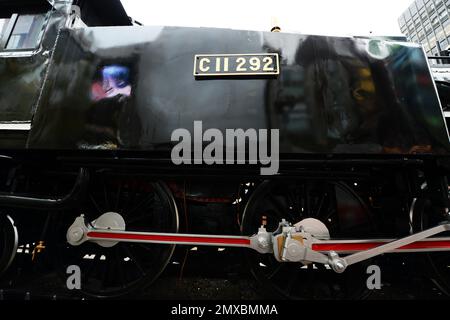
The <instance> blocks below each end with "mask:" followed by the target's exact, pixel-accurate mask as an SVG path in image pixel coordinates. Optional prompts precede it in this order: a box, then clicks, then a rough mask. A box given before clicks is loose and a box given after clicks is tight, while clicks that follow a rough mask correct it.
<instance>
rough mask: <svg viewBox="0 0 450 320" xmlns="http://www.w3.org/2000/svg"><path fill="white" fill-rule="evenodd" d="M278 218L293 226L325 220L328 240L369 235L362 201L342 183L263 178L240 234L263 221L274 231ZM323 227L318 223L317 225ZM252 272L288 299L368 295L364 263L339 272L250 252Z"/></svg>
mask: <svg viewBox="0 0 450 320" xmlns="http://www.w3.org/2000/svg"><path fill="white" fill-rule="evenodd" d="M281 219H286V220H287V221H288V222H291V223H292V224H295V223H298V222H300V221H303V220H304V219H310V220H309V221H317V220H320V221H321V222H322V223H323V224H325V226H326V228H327V229H328V230H322V231H325V233H326V232H327V231H328V232H329V234H330V236H331V238H332V239H339V238H346V239H352V238H354V239H358V238H367V237H368V236H370V235H371V233H373V228H374V226H373V223H372V219H371V216H370V212H369V210H368V208H367V207H366V206H365V204H364V202H363V201H362V200H361V199H360V198H359V197H358V195H357V194H356V193H355V192H353V191H352V190H351V189H350V188H349V187H348V186H347V185H346V184H344V183H333V182H305V181H293V182H275V181H274V182H265V183H263V184H262V185H260V186H259V187H258V188H257V190H256V191H255V193H254V194H253V195H252V197H251V198H250V200H249V202H248V204H247V206H246V208H245V211H244V217H243V221H242V233H243V234H247V235H249V234H255V233H256V232H257V229H258V227H259V226H260V225H261V224H262V221H263V220H264V221H266V223H267V227H266V228H267V230H268V231H275V230H276V229H277V227H278V223H279V222H280V221H281ZM315 224H316V225H317V224H319V225H322V224H321V223H315ZM247 257H248V262H249V263H250V268H251V270H252V272H253V274H254V275H255V276H256V278H257V279H259V280H260V281H261V282H262V283H263V284H265V285H266V286H267V287H268V289H269V290H270V292H274V293H276V294H277V295H278V296H279V297H283V298H288V299H358V298H363V297H364V296H365V295H366V294H367V285H366V281H367V274H366V270H367V264H368V263H369V262H367V263H366V264H357V265H353V266H350V267H349V268H348V269H347V271H346V272H344V273H343V274H337V273H335V272H334V271H333V270H331V268H330V267H329V266H328V265H321V264H307V265H303V264H301V263H279V262H278V261H276V259H275V258H274V257H273V255H259V254H256V253H253V252H248V256H247Z"/></svg>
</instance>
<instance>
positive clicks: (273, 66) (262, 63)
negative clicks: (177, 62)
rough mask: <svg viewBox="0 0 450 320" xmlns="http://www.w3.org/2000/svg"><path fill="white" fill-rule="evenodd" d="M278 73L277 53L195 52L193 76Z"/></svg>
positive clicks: (271, 74) (270, 74)
mask: <svg viewBox="0 0 450 320" xmlns="http://www.w3.org/2000/svg"><path fill="white" fill-rule="evenodd" d="M278 74H280V62H279V57H278V53H256V54H197V55H196V56H195V57H194V76H195V77H226V76H274V75H278Z"/></svg>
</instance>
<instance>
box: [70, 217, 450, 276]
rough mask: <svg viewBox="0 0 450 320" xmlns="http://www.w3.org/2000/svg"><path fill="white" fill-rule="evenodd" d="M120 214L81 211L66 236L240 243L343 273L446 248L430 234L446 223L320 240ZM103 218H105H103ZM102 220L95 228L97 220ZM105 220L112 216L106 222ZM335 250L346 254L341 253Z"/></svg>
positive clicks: (297, 233)
mask: <svg viewBox="0 0 450 320" xmlns="http://www.w3.org/2000/svg"><path fill="white" fill-rule="evenodd" d="M117 217H120V215H118V214H115V213H107V214H105V215H103V216H101V217H100V218H99V219H97V220H96V221H97V224H96V221H94V222H92V224H87V223H86V221H85V218H84V216H83V215H82V216H80V217H78V218H76V219H75V222H74V223H73V224H72V226H70V228H69V229H68V231H67V241H68V242H69V243H70V244H71V245H73V246H78V245H81V244H82V243H84V242H86V241H91V242H95V243H97V244H99V245H101V246H104V247H111V246H114V245H116V244H117V243H119V242H136V243H149V244H153V243H154V244H172V245H175V244H179V245H195V246H217V247H240V248H248V249H253V250H255V251H257V252H259V253H263V254H265V253H272V254H274V256H275V258H276V259H277V260H278V261H279V262H302V263H312V262H314V263H321V264H328V265H330V266H331V267H332V269H333V270H334V271H335V272H338V273H342V272H344V271H345V269H346V268H347V266H349V265H352V264H355V263H359V262H361V261H364V260H368V259H371V258H373V257H375V256H378V255H381V254H384V253H406V252H407V253H411V252H436V251H450V237H442V238H430V237H432V236H435V235H438V234H440V233H442V232H446V231H450V223H447V224H442V225H438V226H436V227H434V228H430V229H427V230H424V231H422V232H419V233H416V234H412V235H410V236H407V237H404V238H401V239H384V240H379V239H375V240H368V239H364V240H320V239H316V238H314V237H313V236H312V235H311V234H309V233H307V232H305V231H304V230H298V229H297V227H295V226H292V225H291V224H289V223H288V222H286V221H284V220H283V221H282V222H281V223H280V225H279V228H278V229H277V231H275V232H273V233H271V232H267V231H266V229H265V227H264V226H262V227H261V228H260V229H259V231H258V233H257V234H256V235H254V236H251V237H247V236H218V235H198V234H179V233H153V232H130V231H124V229H125V224H124V223H123V220H121V217H120V219H117ZM102 218H104V219H102ZM100 220H102V223H100V225H103V227H101V228H99V227H98V226H97V225H98V222H99V221H100ZM105 221H114V223H112V224H111V225H110V226H108V227H104V225H105V223H104V222H105ZM339 254H348V255H347V256H345V257H340V256H339Z"/></svg>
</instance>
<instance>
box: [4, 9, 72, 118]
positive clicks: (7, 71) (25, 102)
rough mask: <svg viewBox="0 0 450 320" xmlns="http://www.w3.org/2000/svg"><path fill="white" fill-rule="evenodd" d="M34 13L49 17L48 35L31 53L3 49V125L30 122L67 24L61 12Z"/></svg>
mask: <svg viewBox="0 0 450 320" xmlns="http://www.w3.org/2000/svg"><path fill="white" fill-rule="evenodd" d="M26 12H28V11H26ZM34 14H42V15H45V16H46V18H45V23H44V26H43V27H44V28H45V32H44V33H43V36H42V37H41V38H40V41H39V44H38V46H37V47H36V48H35V49H30V50H20V51H11V50H3V51H2V50H0V83H1V85H0V122H10V121H21V122H23V121H31V119H32V116H33V107H34V106H35V105H36V103H37V101H38V99H39V95H40V91H41V87H42V85H43V82H44V77H45V74H46V71H47V67H48V65H49V63H50V56H51V50H52V49H53V47H54V44H55V40H56V37H57V35H58V32H59V30H60V29H61V27H62V26H63V25H64V24H65V21H66V16H65V15H64V14H63V13H62V12H59V11H50V12H47V11H34Z"/></svg>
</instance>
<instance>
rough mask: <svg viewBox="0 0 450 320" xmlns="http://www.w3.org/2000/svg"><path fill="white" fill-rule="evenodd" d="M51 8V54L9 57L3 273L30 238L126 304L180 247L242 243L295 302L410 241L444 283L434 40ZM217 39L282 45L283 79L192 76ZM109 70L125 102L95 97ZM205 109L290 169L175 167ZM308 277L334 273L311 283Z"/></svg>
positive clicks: (0, 202) (2, 64)
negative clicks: (217, 25) (105, 23)
mask: <svg viewBox="0 0 450 320" xmlns="http://www.w3.org/2000/svg"><path fill="white" fill-rule="evenodd" d="M0 5H1V3H0ZM47 5H49V6H50V9H48V10H50V11H48V12H45V14H46V15H47V17H48V19H47V20H46V22H45V23H44V24H43V25H42V27H43V28H44V29H43V30H45V32H44V33H43V37H42V41H41V42H40V44H39V45H38V46H37V49H36V50H31V51H30V50H29V48H26V50H16V51H15V52H12V51H8V52H7V53H5V51H3V52H0V70H1V71H0V74H1V76H3V77H5V78H4V79H6V80H5V81H3V82H2V84H1V88H0V91H1V93H2V97H0V111H1V112H2V114H1V117H2V119H0V122H1V123H0V149H1V154H2V156H1V157H0V162H1V163H2V166H1V168H0V178H1V180H0V181H1V182H2V183H1V187H0V188H1V191H2V192H1V193H0V208H2V211H1V212H0V219H1V220H0V232H1V235H2V236H3V240H4V241H3V242H2V243H3V245H2V246H1V247H0V271H3V270H4V269H7V267H8V266H9V265H10V264H11V262H12V260H13V258H14V255H15V252H16V251H17V246H18V245H19V244H20V243H30V242H31V243H36V245H35V248H34V250H33V257H34V258H36V257H37V258H38V257H40V256H41V255H42V254H44V255H47V256H48V258H49V259H52V260H56V268H57V269H58V268H59V269H62V270H64V269H65V268H66V267H67V266H68V265H71V264H79V265H82V270H85V271H86V274H85V277H84V281H85V282H84V283H83V289H82V290H83V292H84V293H85V294H87V295H90V296H94V297H117V296H121V295H123V294H129V293H132V292H135V291H136V290H138V289H139V288H141V287H143V286H145V285H148V284H150V283H151V282H152V281H153V280H155V279H156V278H157V277H158V276H159V274H160V273H161V272H162V271H163V270H164V268H165V266H166V265H167V263H168V261H169V259H170V257H171V256H172V254H173V252H174V248H175V245H176V244H177V245H180V244H181V245H201V244H203V245H205V244H210V245H211V244H215V245H220V246H226V245H231V246H243V247H246V248H252V249H255V251H258V252H259V253H258V252H247V253H246V256H247V260H248V263H249V266H250V268H251V269H252V272H253V273H254V274H255V275H256V276H257V277H258V279H260V280H262V281H263V282H265V283H266V284H267V285H268V286H269V288H271V289H272V290H273V291H275V292H277V293H279V294H280V295H282V296H284V297H288V298H349V297H351V298H354V297H361V296H363V295H364V294H363V292H365V290H363V289H364V288H361V285H362V286H364V285H365V282H364V281H360V282H358V283H356V282H355V281H357V280H356V279H358V278H359V277H360V276H361V275H362V274H365V273H364V272H363V271H362V270H363V269H361V268H363V267H364V264H359V265H353V266H351V267H349V270H348V271H346V273H347V274H348V273H351V275H352V277H351V278H353V279H349V277H342V276H340V274H341V273H342V272H343V271H344V270H346V269H347V266H348V265H351V264H353V262H355V261H358V262H360V261H365V262H366V263H368V261H367V260H368V259H370V258H373V257H375V256H378V255H380V254H382V253H386V252H391V251H395V250H399V251H403V252H404V251H405V250H407V251H408V250H411V251H412V252H417V251H420V252H423V251H425V252H426V253H427V254H428V257H427V258H426V259H428V261H429V262H430V266H431V268H430V270H432V271H433V277H436V279H438V281H439V283H440V287H441V288H442V290H444V291H446V290H447V292H448V290H449V289H448V288H449V287H448V286H449V274H448V270H447V269H448V268H447V265H448V258H449V257H448V256H449V255H448V250H449V249H450V245H449V243H450V240H449V237H448V231H449V230H448V223H449V222H448V221H449V207H450V206H449V196H448V190H449V189H448V182H447V177H448V175H449V159H450V158H449V151H450V142H449V135H448V130H447V126H446V122H445V119H444V115H443V111H442V107H441V102H440V101H439V98H438V94H437V88H436V85H435V83H434V81H433V80H432V78H431V73H430V68H429V66H428V64H427V62H426V57H425V54H424V52H423V50H422V49H421V48H420V47H418V46H415V45H413V44H406V43H402V42H398V41H393V40H388V39H359V38H354V39H350V38H330V37H314V36H301V35H289V34H285V35H283V34H278V33H277V34H271V33H260V32H247V31H236V30H220V29H218V30H214V29H205V30H203V29H190V28H170V27H169V28H141V27H133V26H128V27H118V28H102V27H98V28H96V27H87V26H85V25H84V23H83V22H81V20H82V19H81V18H80V17H79V16H78V15H77V13H78V14H82V10H81V11H79V10H73V7H72V4H69V3H68V2H67V1H53V2H51V3H50V4H45V6H44V5H43V4H42V3H41V5H39V10H42V8H44V7H47ZM34 10H36V8H34V9H33V10H32V11H33V12H34ZM25 12H26V13H28V14H29V13H30V11H25ZM17 19H18V16H15V21H16V22H15V23H17ZM125 24H126V23H125ZM10 29H11V30H10V32H9V33H10V34H11V32H12V31H13V25H11V28H10ZM127 35H128V36H129V37H126V36H127ZM218 35H220V37H221V38H222V39H224V40H223V42H221V41H217V42H216V43H215V45H210V44H209V43H208V41H212V39H216V38H217V37H218ZM8 36H9V35H8ZM115 37H116V38H115ZM197 38H198V39H197ZM248 39H250V40H248ZM261 39H263V40H261ZM8 41H9V40H6V41H3V42H2V43H3V44H4V45H3V48H5V46H7V43H8ZM188 45H189V47H188ZM204 46H206V49H207V51H208V52H211V51H214V52H217V51H216V50H225V49H223V48H227V49H228V50H231V51H234V52H244V51H245V52H262V51H261V50H263V51H264V52H268V53H277V54H280V58H282V60H281V61H280V68H281V70H277V71H278V72H279V73H280V75H279V78H276V79H273V78H272V79H267V78H264V79H257V78H245V80H243V79H242V78H230V79H220V78H219V79H214V80H199V79H195V77H194V76H193V75H192V61H193V60H192V59H191V58H192V57H194V56H195V55H194V54H193V53H195V52H197V53H198V52H204V51H203V50H205V47H204ZM215 46H217V47H218V48H216V47H215ZM183 48H184V50H185V53H184V54H182V55H181V58H180V55H178V53H177V52H178V50H180V51H182V49H183ZM186 48H187V49H186ZM230 48H231V49H230ZM349 48H352V49H349ZM205 52H206V51H205ZM223 52H224V51H223ZM386 52H387V53H388V54H387V56H386ZM211 54H212V53H211ZM236 54H237V53H236ZM390 55H392V56H390ZM177 59H181V60H179V61H178V60H177ZM188 59H189V61H190V63H191V64H187V63H185V61H188ZM136 61H139V62H138V64H136ZM170 61H177V62H176V63H175V64H176V66H175V67H172V66H171V65H170V64H169V62H170ZM304 61H307V62H304ZM424 61H425V64H424ZM144 67H145V68H144ZM147 67H149V68H148V70H150V71H148V70H147ZM150 67H151V68H150ZM184 69H186V70H188V72H187V73H183V74H181V71H180V70H184ZM5 70H6V71H9V73H8V72H6V71H5ZM17 70H19V71H17ZM392 70H393V71H392ZM16 71H17V72H16ZM111 72H115V74H119V75H120V77H122V78H121V80H123V81H122V82H123V83H122V84H121V85H120V86H119V85H117V88H114V89H123V90H118V92H120V94H117V95H115V96H108V92H106V91H105V92H101V90H100V91H99V83H100V82H101V81H100V80H101V77H102V76H104V75H105V74H106V73H111ZM299 75H302V76H303V77H309V79H310V80H311V79H312V80H311V81H309V82H308V81H304V79H302V78H301V77H300V76H299ZM1 76H0V77H1ZM328 76H329V77H330V78H328ZM408 76H411V77H413V78H414V80H411V81H409V80H408V79H409V78H407V77H408ZM25 77H28V78H29V79H30V81H29V82H28V83H25V82H24V81H23V79H24V78H25ZM124 79H125V80H126V81H125V80H124ZM370 79H372V80H370ZM332 80H334V81H332ZM103 81H105V79H103ZM245 81H246V82H245ZM308 83H314V84H315V85H317V86H313V87H311V86H310V85H309V84H308ZM383 83H384V84H387V85H383ZM30 84H31V85H30ZM390 85H391V86H392V87H395V89H396V90H391V87H390ZM100 87H101V85H100ZM128 87H130V88H128ZM173 87H175V88H176V89H177V90H174V89H173ZM298 87H300V88H302V89H301V90H298V89H295V88H298ZM294 89H295V90H294ZM350 89H351V90H350ZM139 90H140V91H139ZM303 90H304V91H305V92H306V93H305V94H304V93H303ZM308 90H309V91H308ZM300 91H301V92H300ZM347 91H348V92H347ZM19 92H20V95H19V96H18V93H19ZM86 92H88V93H86ZM130 92H135V93H134V95H133V94H132V93H130ZM317 93H320V95H319V98H317V100H314V99H313V98H314V97H316V95H317ZM336 93H341V95H339V96H337V95H336ZM214 94H215V95H214ZM303 94H304V95H303ZM235 97H238V98H237V99H236V98H235ZM308 99H310V100H308ZM311 99H313V100H311ZM402 99H403V100H402ZM202 101H203V102H202ZM330 101H331V102H330ZM424 101H425V102H424ZM261 102H263V103H262V105H263V107H261V105H260V103H261ZM350 105H351V106H352V108H350V107H349V106H350ZM149 106H150V107H149ZM311 106H312V107H311ZM404 106H408V108H407V109H405V108H402V107H404ZM224 108H228V109H227V110H228V112H226V113H225V112H222V111H221V109H224ZM327 108H329V110H328V109H327ZM130 109H131V110H132V111H129V110H130ZM11 110H12V111H11ZM105 110H106V111H105ZM110 110H113V111H112V112H110ZM123 110H125V111H123ZM305 110H306V111H305ZM330 110H331V111H330ZM355 110H356V111H355ZM361 110H363V111H361ZM405 110H407V111H408V112H409V113H406V112H405ZM325 113H326V114H325ZM324 114H325V115H324ZM174 115H176V116H174ZM196 117H199V118H201V119H205V121H208V122H207V126H208V127H210V128H220V129H221V130H224V129H225V128H227V127H233V126H238V127H241V126H242V127H243V128H251V127H255V128H257V129H262V128H280V129H282V131H281V137H282V139H281V141H280V150H281V153H280V170H279V173H278V174H277V175H274V176H267V177H262V176H260V174H259V170H260V166H259V165H250V164H245V165H239V166H227V165H214V166H207V165H183V166H176V165H174V164H173V163H172V161H171V156H170V150H171V147H172V144H171V141H170V139H169V136H170V134H168V132H169V133H170V129H175V128H190V124H191V123H193V121H191V120H194V119H195V118H196ZM286 119H287V120H286ZM355 119H356V120H355ZM374 119H375V120H374ZM218 181H219V183H218ZM81 214H82V215H83V216H80V215H81ZM74 221H75V222H74ZM287 221H289V222H290V223H288V222H287ZM205 233H208V234H212V235H208V236H207V235H205ZM441 233H444V234H443V235H442V234H441ZM199 234H200V235H199ZM194 235H195V236H194ZM252 235H255V236H253V237H252ZM432 236H438V238H433V237H432ZM338 238H341V239H344V240H342V241H336V239H338ZM355 239H356V240H355ZM383 239H384V240H383ZM386 239H389V240H386ZM125 240H126V241H125ZM136 242H137V243H136ZM382 243H383V244H384V245H381V244H382ZM321 245H322V246H324V247H327V246H328V247H327V250H319V249H317V248H318V247H320V246H321ZM339 246H341V247H339ZM342 246H344V247H345V246H347V249H342ZM349 246H350V247H351V248H353V249H351V250H350V249H348V247H349ZM408 246H409V247H408ZM330 248H334V250H332V249H330ZM438 251H439V252H438ZM440 251H444V252H443V253H442V252H440ZM446 251H447V253H446ZM355 252H357V253H355ZM261 253H266V254H265V255H261ZM324 253H325V254H324ZM338 253H339V254H341V255H342V254H343V255H346V254H347V256H345V257H341V256H339V255H338ZM92 255H93V256H94V258H93V259H91V258H89V257H91V256H92ZM86 257H87V258H86ZM102 257H104V259H102ZM124 259H125V260H124ZM126 259H128V260H126ZM105 260H107V261H110V260H111V261H112V262H111V263H110V264H106V263H105V262H104V261H105ZM122 261H125V263H122ZM289 262H290V263H289ZM299 262H302V263H303V264H302V265H301V266H302V267H306V269H302V268H298V266H299ZM286 265H287V267H285V266H286ZM262 266H264V267H262ZM326 266H328V268H326ZM282 268H284V269H285V270H284V271H285V272H280V270H281V269H282ZM114 270H115V271H114ZM304 270H306V271H307V272H306V273H305V272H304ZM311 272H313V273H317V277H322V276H323V277H322V278H317V279H316V282H313V283H311V281H307V280H308V278H311ZM293 279H295V281H294V280H293ZM324 283H325V284H326V286H327V288H328V289H327V290H323V291H321V289H320V288H322V287H323V285H324ZM286 285H287V288H286V287H285V286H286ZM329 288H338V289H337V290H336V291H333V290H330V289H329Z"/></svg>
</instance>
